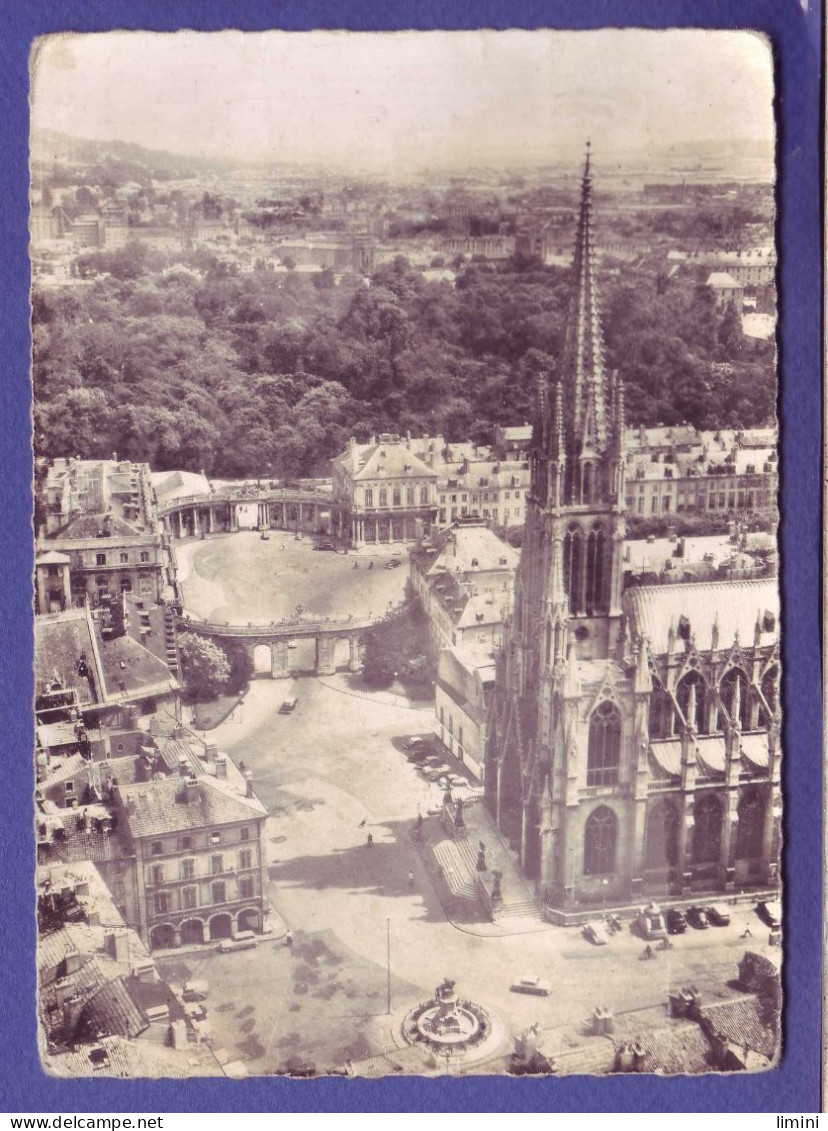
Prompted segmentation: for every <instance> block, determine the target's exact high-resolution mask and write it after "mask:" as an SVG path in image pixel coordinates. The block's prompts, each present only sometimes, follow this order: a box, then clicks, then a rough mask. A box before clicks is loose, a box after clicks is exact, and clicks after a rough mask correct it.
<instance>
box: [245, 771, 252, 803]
mask: <svg viewBox="0 0 828 1131" xmlns="http://www.w3.org/2000/svg"><path fill="white" fill-rule="evenodd" d="M244 787H245V788H244V795H245V797H253V775H252V774H251V772H250V770H245V771H244Z"/></svg>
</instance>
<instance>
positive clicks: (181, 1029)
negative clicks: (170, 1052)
mask: <svg viewBox="0 0 828 1131" xmlns="http://www.w3.org/2000/svg"><path fill="white" fill-rule="evenodd" d="M169 1035H170V1044H171V1045H172V1047H173V1048H174V1049H185V1048H186V1047H187V1045H188V1044H189V1041H188V1040H187V1023H186V1021H184V1019H183V1018H179V1020H178V1021H173V1023H172V1024H171V1025H170V1034H169Z"/></svg>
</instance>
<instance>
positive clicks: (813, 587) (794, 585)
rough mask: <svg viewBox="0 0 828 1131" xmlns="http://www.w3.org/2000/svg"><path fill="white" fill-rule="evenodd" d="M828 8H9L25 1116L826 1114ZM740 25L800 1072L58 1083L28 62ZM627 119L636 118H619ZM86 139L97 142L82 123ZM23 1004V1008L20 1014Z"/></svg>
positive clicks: (111, 1) (9, 731) (12, 945)
mask: <svg viewBox="0 0 828 1131" xmlns="http://www.w3.org/2000/svg"><path fill="white" fill-rule="evenodd" d="M822 16H823V12H822V0H811V9H810V11H809V12H803V11H802V9H801V7H800V4H799V3H798V0H756V2H754V0H719V2H716V0H693V2H691V3H687V2H681V0H660V2H659V3H657V4H656V3H652V2H649V3H648V2H646V0H645V2H639V3H635V2H631V0H547V2H545V3H543V2H536V3H532V2H531V0H493V2H490V3H484V2H475V0H464V2H462V0H461V2H455V3H454V4H453V5H448V4H446V3H439V2H438V0H428V2H422V0H418V2H416V3H415V2H412V3H410V4H408V5H407V4H404V3H400V2H399V0H385V2H383V0H363V2H357V0H354V2H350V3H345V2H343V3H324V2H317V3H315V2H313V0H304V2H302V0H294V2H288V3H273V2H267V0H226V2H205V0H165V2H164V3H163V4H161V3H157V2H156V3H153V2H151V0H150V2H138V0H97V2H90V0H75V2H70V0H64V2H61V0H55V2H46V0H29V2H28V3H24V0H17V2H16V0H0V35H2V48H0V61H1V62H2V66H0V90H2V110H3V115H2V119H1V120H0V139H2V148H0V153H2V160H0V184H2V197H0V200H2V207H0V247H2V257H0V276H1V277H2V284H3V286H2V289H0V342H2V350H1V351H0V373H2V382H0V411H2V429H3V431H2V443H1V444H0V467H1V468H2V475H0V503H1V504H2V514H3V527H2V529H3V553H2V558H0V570H2V580H3V589H2V592H3V594H4V609H3V613H2V617H0V676H2V678H0V703H2V706H3V716H2V717H3V719H4V720H5V728H6V730H5V743H4V749H3V752H2V760H3V777H2V781H3V784H4V796H3V799H2V804H3V810H4V815H3V818H2V821H0V850H2V854H3V855H2V865H3V866H2V874H1V875H0V943H2V949H0V956H1V957H2V961H0V995H2V996H0V1002H2V1003H3V1004H2V1006H0V1010H1V1011H2V1012H1V1013H0V1016H2V1018H3V1020H2V1023H1V1024H0V1080H2V1088H0V1091H2V1094H3V1097H4V1103H3V1107H4V1110H5V1111H7V1112H15V1111H16V1112H31V1111H37V1112H64V1113H70V1112H75V1113H89V1112H131V1111H134V1112H153V1111H160V1112H165V1111H169V1112H175V1111H198V1110H201V1111H205V1112H214V1111H291V1112H297V1111H339V1110H344V1111H349V1112H358V1111H362V1112H365V1111H378V1112H393V1111H460V1112H474V1111H486V1112H492V1111H549V1112H556V1111H572V1112H580V1111H610V1112H612V1111H623V1110H628V1111H633V1112H649V1111H664V1112H667V1111H699V1112H701V1111H718V1112H724V1111H756V1112H789V1113H790V1112H793V1113H795V1112H815V1111H818V1110H819V1106H820V1099H819V1079H820V1044H821V981H822V971H821V944H820V928H821V900H822V886H821V884H822V869H821V860H822V841H821V832H822V754H821V751H822V728H821V706H820V704H821V686H820V615H819V609H820V604H819V602H820V505H821V499H820V466H821V419H822V398H821V381H820V366H821V347H820V342H821V334H820V329H821V323H822V302H821V293H822V275H821V249H822V228H821V211H820V204H821V190H820V185H821V145H820V138H821V117H822V115H821V105H822V97H821V73H822ZM625 25H626V26H630V25H633V26H640V27H669V26H677V27H678V26H685V27H709V28H717V27H740V28H752V29H756V30H759V31H763V32H766V33H767V34H768V35H769V36H770V37H771V39H772V41H773V44H774V50H775V56H776V62H777V109H778V125H779V141H778V152H779V159H780V181H779V197H778V200H779V205H780V217H779V230H778V238H779V248H780V257H781V300H780V307H781V311H782V326H781V339H780V364H781V370H780V372H781V382H780V386H781V405H780V407H781V415H782V425H783V439H782V476H781V489H782V498H781V509H782V516H783V520H782V525H781V536H782V554H783V600H784V641H783V656H784V685H783V695H784V704H785V718H786V723H785V743H786V746H785V788H786V805H787V809H786V821H785V829H786V833H785V877H786V889H785V891H786V944H787V952H786V957H787V962H786V986H787V999H786V1010H785V1034H786V1041H785V1051H784V1058H783V1063H782V1065H781V1067H780V1068H779V1069H778V1070H776V1071H774V1072H771V1073H765V1074H761V1075H755V1076H751V1077H745V1076H743V1075H734V1076H706V1077H699V1078H674V1079H666V1080H660V1079H655V1078H652V1077H614V1078H606V1077H605V1078H598V1079H592V1078H586V1077H580V1078H578V1077H574V1078H573V1077H570V1078H563V1079H550V1080H509V1079H500V1078H494V1077H489V1078H480V1077H478V1078H473V1079H469V1080H436V1081H423V1080H415V1079H399V1080H390V1081H376V1082H374V1081H343V1080H320V1081H313V1082H307V1081H287V1080H280V1079H276V1078H268V1079H261V1080H250V1081H245V1082H243V1083H242V1082H233V1081H227V1080H217V1081H204V1080H198V1081H192V1082H180V1081H175V1082H163V1081H159V1082H152V1081H150V1082H148V1081H137V1082H119V1081H107V1080H94V1081H86V1080H84V1081H77V1082H72V1081H54V1080H51V1079H49V1078H48V1077H45V1076H44V1075H43V1074H42V1072H41V1070H40V1067H39V1064H38V1059H37V1053H36V1045H35V1026H34V994H35V981H34V968H33V954H34V923H33V918H32V902H33V900H32V886H31V874H32V854H33V848H34V845H33V837H32V830H31V820H30V807H31V757H30V750H31V734H32V716H31V709H30V702H31V698H32V677H31V671H30V660H31V591H30V587H29V584H28V578H29V577H30V576H31V568H32V554H31V520H30V514H31V492H30V486H29V483H30V477H31V455H30V449H29V432H30V426H29V380H28V368H29V340H28V328H27V326H28V283H29V266H28V259H27V232H26V217H27V208H28V202H27V134H28V106H27V97H28V74H27V66H28V64H27V60H28V52H29V47H30V44H31V41H32V39H33V38H34V37H35V36H37V35H43V34H47V33H49V32H54V31H105V30H108V29H112V28H118V27H121V28H148V29H155V30H159V31H165V30H174V29H176V28H180V27H193V28H198V29H202V30H205V31H206V30H215V29H219V28H222V27H236V28H241V29H244V30H257V29H265V28H268V27H277V26H278V27H282V28H286V29H295V30H299V29H308V28H313V27H332V28H334V27H345V28H351V29H354V30H373V29H383V28H385V29H394V28H406V27H417V28H430V27H437V28H439V27H444V28H447V27H455V28H475V27H492V28H505V27H526V28H533V27H558V28H592V27H601V26H625ZM619 111H620V112H623V107H619ZM79 132H81V133H82V129H80V124H79ZM3 1007H5V1008H3Z"/></svg>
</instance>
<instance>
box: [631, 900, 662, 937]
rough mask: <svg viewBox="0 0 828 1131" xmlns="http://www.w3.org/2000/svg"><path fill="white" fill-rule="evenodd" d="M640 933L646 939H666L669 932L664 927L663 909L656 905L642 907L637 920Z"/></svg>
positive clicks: (650, 904)
mask: <svg viewBox="0 0 828 1131" xmlns="http://www.w3.org/2000/svg"><path fill="white" fill-rule="evenodd" d="M636 925H637V927H638V933H639V934H640V935H641V937H642V938H645V939H664V938H666V937H667V930H666V928H665V926H664V916H663V915H662V913H661V908H660V907H659V906H658V905H657V904H655V903H648V904H647V906H646V907H642V908H641V910H640V911H639V913H638V918H637V919H636Z"/></svg>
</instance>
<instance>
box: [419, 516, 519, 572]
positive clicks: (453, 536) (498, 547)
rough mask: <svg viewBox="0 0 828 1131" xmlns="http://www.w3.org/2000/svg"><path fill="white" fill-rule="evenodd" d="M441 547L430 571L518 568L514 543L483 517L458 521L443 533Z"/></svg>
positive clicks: (517, 554)
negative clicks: (496, 531)
mask: <svg viewBox="0 0 828 1131" xmlns="http://www.w3.org/2000/svg"><path fill="white" fill-rule="evenodd" d="M437 548H438V553H437V556H436V557H435V558H434V559H433V560H432V561H431V563H430V565H429V568H428V573H429V574H430V575H433V574H435V573H437V572H439V571H440V570H448V571H450V572H452V573H458V572H459V573H480V572H484V571H489V570H514V569H517V564H518V561H519V560H520V554H519V552H518V551H517V550H516V549H515V548H514V546H510V545H509V543H508V542H504V541H503V539H502V538H499V537H498V535H497V534H495V532H494V531H493V530H490V529H489V527H488V526H487V525H486V524H485V522H484V521H483V520H481V521H480V523H471V524H464V523H455V524H454V525H452V526H451V527H450V529H449V530H448V531H445V532H444V533H443V535H442V536H441V537H440V543H439V545H438V547H437Z"/></svg>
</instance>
